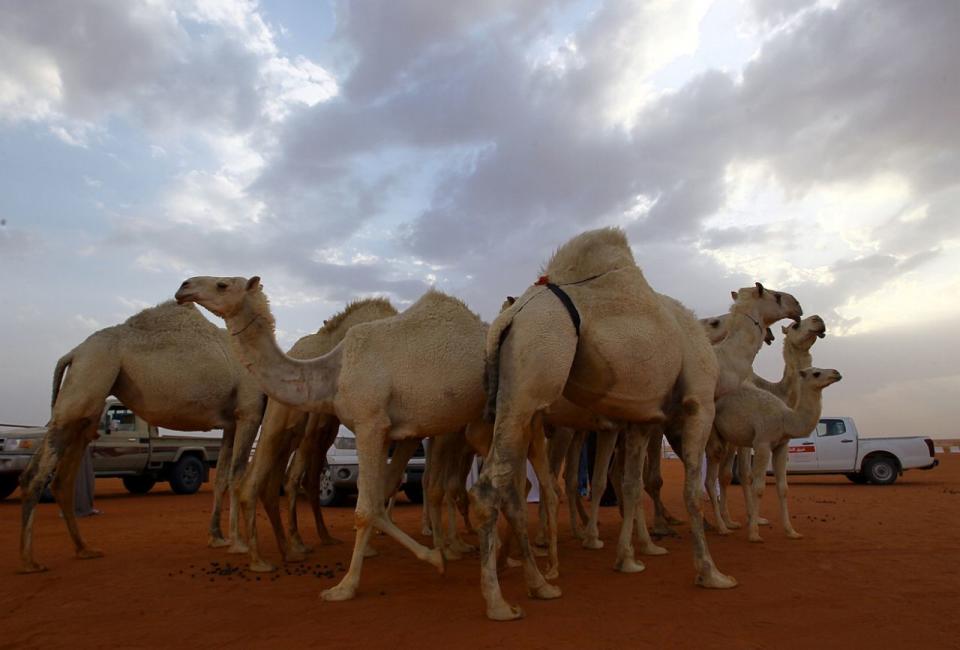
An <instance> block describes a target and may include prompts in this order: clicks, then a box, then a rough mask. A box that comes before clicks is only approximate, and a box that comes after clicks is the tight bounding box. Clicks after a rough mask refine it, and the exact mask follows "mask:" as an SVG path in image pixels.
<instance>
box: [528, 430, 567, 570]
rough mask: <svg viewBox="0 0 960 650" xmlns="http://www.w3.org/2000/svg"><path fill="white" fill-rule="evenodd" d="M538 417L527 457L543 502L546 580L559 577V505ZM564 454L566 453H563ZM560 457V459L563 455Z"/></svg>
mask: <svg viewBox="0 0 960 650" xmlns="http://www.w3.org/2000/svg"><path fill="white" fill-rule="evenodd" d="M540 419H541V418H540V417H537V420H538V425H537V426H534V427H533V430H532V437H531V439H530V446H529V448H528V449H529V451H528V452H527V457H528V458H529V459H530V463H531V464H532V465H533V471H534V473H535V474H536V475H537V481H539V483H540V503H543V504H545V511H546V516H547V533H546V534H547V544H548V553H549V555H548V557H549V565H548V566H547V570H546V571H545V572H544V574H543V577H544V578H546V579H547V580H556V579H557V578H559V577H560V557H559V553H558V551H557V506H558V505H559V499H558V498H557V489H556V485H557V480H556V475H555V474H554V473H553V472H551V471H550V458H549V457H548V455H547V440H546V438H545V437H544V435H543V425H542V424H541V423H539V421H540ZM564 452H566V450H564ZM564 455H566V454H565V453H564ZM560 458H561V460H562V458H563V456H561V457H560Z"/></svg>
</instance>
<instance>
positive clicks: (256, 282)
mask: <svg viewBox="0 0 960 650" xmlns="http://www.w3.org/2000/svg"><path fill="white" fill-rule="evenodd" d="M259 288H260V276H259V275H255V276H253V277H252V278H250V279H249V280H247V291H255V290H256V289H259Z"/></svg>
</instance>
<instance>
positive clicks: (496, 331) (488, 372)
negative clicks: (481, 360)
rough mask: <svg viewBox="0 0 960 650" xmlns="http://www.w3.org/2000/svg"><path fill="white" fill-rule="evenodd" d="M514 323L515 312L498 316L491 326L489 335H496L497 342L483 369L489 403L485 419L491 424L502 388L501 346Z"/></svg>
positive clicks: (485, 410) (488, 354)
mask: <svg viewBox="0 0 960 650" xmlns="http://www.w3.org/2000/svg"><path fill="white" fill-rule="evenodd" d="M511 325H513V314H512V313H511V314H510V316H509V318H498V319H497V320H495V321H494V322H493V325H491V326H490V329H491V330H492V331H491V332H490V334H489V335H488V337H490V336H493V335H496V337H497V344H496V345H495V346H493V348H492V349H491V350H488V351H487V359H486V364H485V366H484V369H483V388H484V390H486V392H487V404H486V406H485V407H484V409H483V419H484V420H486V421H487V422H490V423H491V424H492V423H493V422H494V421H495V420H496V419H497V392H498V391H499V390H500V348H501V347H503V341H504V339H506V338H507V334H509V333H510V326H511ZM488 340H489V339H488Z"/></svg>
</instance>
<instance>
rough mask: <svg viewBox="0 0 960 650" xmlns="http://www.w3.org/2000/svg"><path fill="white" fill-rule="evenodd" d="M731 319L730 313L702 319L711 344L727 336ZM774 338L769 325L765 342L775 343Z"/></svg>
mask: <svg viewBox="0 0 960 650" xmlns="http://www.w3.org/2000/svg"><path fill="white" fill-rule="evenodd" d="M734 300H736V299H734ZM729 319H730V314H729V313H726V314H721V315H720V316H711V317H710V318H701V319H700V324H701V325H703V331H704V332H705V333H706V335H707V338H708V339H709V340H710V345H716V344H717V343H719V342H720V341H722V340H723V339H725V338H727V322H728V320H729ZM774 340H775V339H774V336H773V331H772V330H771V329H770V328H769V327H768V328H767V329H766V335H765V336H764V337H763V342H764V343H766V344H767V345H773V342H774Z"/></svg>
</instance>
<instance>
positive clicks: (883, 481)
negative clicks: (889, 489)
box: [863, 456, 898, 485]
mask: <svg viewBox="0 0 960 650" xmlns="http://www.w3.org/2000/svg"><path fill="white" fill-rule="evenodd" d="M897 471H898V470H897V463H896V461H894V460H893V459H892V458H887V457H886V456H876V457H874V458H870V459H868V460H867V462H865V463H864V464H863V475H864V476H866V477H867V480H869V481H870V482H871V483H873V484H874V485H890V484H891V483H893V482H894V481H896V480H897Z"/></svg>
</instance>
